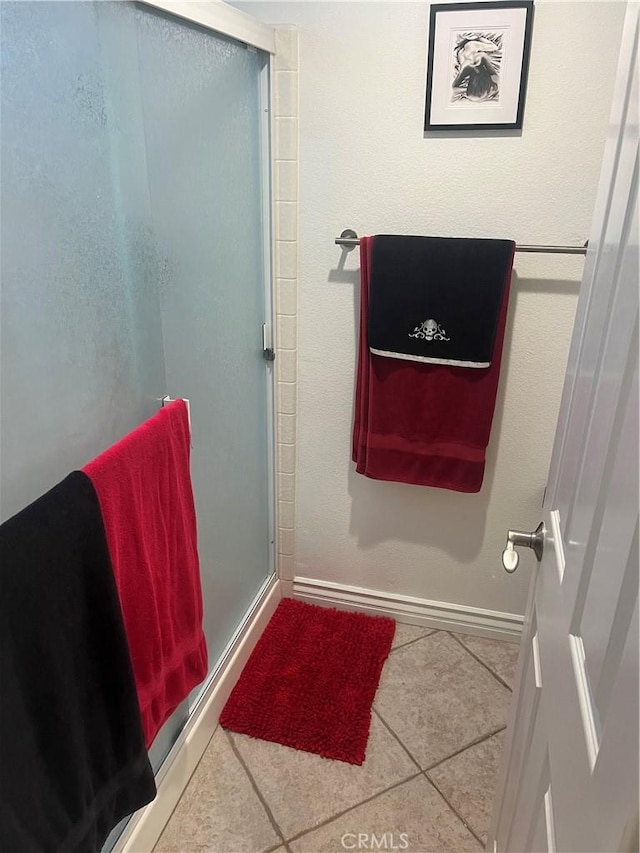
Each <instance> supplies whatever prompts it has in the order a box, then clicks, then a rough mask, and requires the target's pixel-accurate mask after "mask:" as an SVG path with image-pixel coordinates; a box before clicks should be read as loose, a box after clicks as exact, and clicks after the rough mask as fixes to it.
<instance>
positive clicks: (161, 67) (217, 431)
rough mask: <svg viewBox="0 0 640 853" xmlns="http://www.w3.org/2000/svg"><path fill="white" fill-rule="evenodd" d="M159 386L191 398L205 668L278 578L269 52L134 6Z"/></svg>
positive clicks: (217, 657)
mask: <svg viewBox="0 0 640 853" xmlns="http://www.w3.org/2000/svg"><path fill="white" fill-rule="evenodd" d="M135 15H136V29H137V37H138V51H139V75H140V89H141V102H142V110H143V120H144V127H145V135H146V158H147V173H148V180H149V192H150V197H151V209H152V212H153V225H154V233H155V239H156V254H157V257H158V259H159V263H160V268H161V270H162V274H161V280H160V286H159V290H160V312H161V317H162V327H163V340H164V356H165V373H166V378H167V392H168V393H169V394H170V395H171V396H173V397H188V398H189V400H190V401H191V420H192V429H193V450H192V477H193V485H194V491H195V498H196V509H197V513H198V539H199V550H200V564H201V571H202V582H203V592H204V603H205V632H206V635H207V640H208V643H209V656H210V660H211V663H212V665H215V662H216V661H217V660H218V659H219V657H220V655H221V653H222V652H223V650H224V648H225V646H226V644H227V643H228V641H229V639H230V638H231V636H232V635H233V633H234V631H235V630H236V628H237V627H238V625H239V624H240V622H241V620H242V617H243V616H244V615H245V613H246V612H247V609H248V608H249V606H250V604H251V602H252V601H253V599H254V598H255V596H256V594H257V592H258V591H259V589H260V587H261V585H262V583H263V582H264V580H265V578H266V577H267V576H268V575H269V573H270V572H272V571H273V559H272V556H271V553H272V542H271V540H272V538H273V537H272V533H271V524H270V514H271V507H272V503H273V502H272V500H271V488H270V477H269V457H270V454H269V442H268V423H269V417H270V415H269V400H268V395H267V387H268V379H269V374H270V370H271V369H270V368H269V367H267V366H266V363H265V361H264V360H263V357H262V325H263V323H265V322H266V323H268V322H269V317H268V307H269V305H268V302H269V300H268V299H267V298H266V293H267V292H268V288H267V287H266V284H267V281H268V270H269V264H268V259H267V258H266V257H265V252H266V250H265V246H266V245H268V240H267V239H266V236H268V234H267V235H265V228H268V222H266V223H265V222H264V221H263V216H262V211H263V209H264V207H263V201H264V199H263V192H264V190H263V188H264V186H265V183H266V181H265V177H267V176H265V175H264V174H263V163H266V162H268V159H267V157H265V146H266V144H268V139H265V137H264V132H263V126H266V122H265V120H264V115H265V114H264V112H263V109H264V106H266V104H265V105H264V106H263V104H262V102H261V92H262V91H263V90H264V91H266V85H265V84H266V77H265V75H266V74H267V73H268V65H267V62H266V55H264V54H262V53H260V52H258V51H256V50H254V49H249V48H247V46H246V45H244V44H240V43H238V42H235V41H233V40H231V39H227V38H224V37H222V36H219V35H217V34H215V33H213V32H211V31H208V30H205V29H201V28H199V27H198V26H195V25H192V24H189V23H187V22H185V21H182V20H179V19H176V18H172V17H170V16H168V15H165V14H164V13H162V12H158V11H156V10H154V9H151V8H150V7H146V6H142V5H139V6H136V7H135Z"/></svg>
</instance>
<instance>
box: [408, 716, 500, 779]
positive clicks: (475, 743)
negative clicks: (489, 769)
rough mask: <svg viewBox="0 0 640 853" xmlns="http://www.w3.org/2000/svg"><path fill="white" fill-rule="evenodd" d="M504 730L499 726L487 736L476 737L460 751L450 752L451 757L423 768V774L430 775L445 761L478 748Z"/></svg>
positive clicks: (448, 756)
mask: <svg viewBox="0 0 640 853" xmlns="http://www.w3.org/2000/svg"><path fill="white" fill-rule="evenodd" d="M506 728H507V727H506V726H500V728H497V729H496V730H495V731H492V732H489V734H486V735H481V736H480V737H477V738H476V739H475V740H472V741H471V742H470V743H467V744H465V745H464V746H462V747H460V749H457V750H456V751H455V752H452V753H451V755H447V757H446V758H441V759H439V760H438V761H435V762H434V763H433V764H430V765H429V766H428V767H425V768H424V772H425V773H430V772H431V771H432V770H435V768H436V767H439V766H440V765H441V764H444V763H445V761H449V760H450V759H452V758H455V757H456V756H457V755H461V754H462V753H463V752H466V751H467V750H468V749H471V747H472V746H478V744H479V743H484V742H485V740H489V738H492V737H493V736H494V735H497V734H500V732H503V731H504V730H505V729H506Z"/></svg>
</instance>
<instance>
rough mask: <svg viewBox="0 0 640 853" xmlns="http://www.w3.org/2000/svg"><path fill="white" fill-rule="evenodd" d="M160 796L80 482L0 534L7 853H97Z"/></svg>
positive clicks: (0, 775)
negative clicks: (112, 833) (127, 818)
mask: <svg viewBox="0 0 640 853" xmlns="http://www.w3.org/2000/svg"><path fill="white" fill-rule="evenodd" d="M155 793H156V788H155V783H154V779H153V773H152V770H151V766H150V764H149V759H148V756H147V752H146V750H145V747H144V740H143V737H142V727H141V723H140V712H139V709H138V703H137V699H136V691H135V686H134V681H133V673H132V669H131V661H130V658H129V651H128V648H127V644H126V640H125V634H124V626H123V622H122V614H121V611H120V604H119V601H118V596H117V592H116V586H115V580H114V577H113V572H112V570H111V563H110V559H109V552H108V550H107V543H106V538H105V533H104V527H103V524H102V517H101V515H100V506H99V504H98V499H97V497H96V493H95V491H94V488H93V485H92V484H91V481H90V480H89V478H88V477H87V476H86V475H85V474H83V473H81V472H79V471H76V472H74V473H73V474H70V475H69V476H68V477H67V478H66V479H65V480H63V482H62V483H60V484H59V485H57V486H56V487H55V488H53V489H51V491H49V492H47V494H45V495H43V496H42V497H41V498H39V499H38V500H37V501H35V503H33V504H31V505H30V506H28V507H27V508H26V509H24V510H22V512H20V513H18V514H17V515H15V516H14V517H13V518H10V519H9V520H8V521H6V522H5V523H4V524H3V525H1V526H0V850H2V851H6V853H71V851H78V853H80V851H82V853H85V851H86V853H95V851H98V850H100V848H101V847H102V844H103V842H104V840H105V838H106V837H107V835H108V834H109V832H110V830H111V829H112V828H113V827H114V826H115V825H116V823H118V821H119V820H120V819H121V818H122V817H124V816H125V815H127V814H130V813H131V812H133V811H135V810H136V809H138V808H140V807H141V806H143V805H145V804H146V803H148V802H149V801H150V800H152V799H153V797H154V796H155Z"/></svg>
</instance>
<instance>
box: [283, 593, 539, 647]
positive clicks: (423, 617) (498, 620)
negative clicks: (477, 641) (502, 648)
mask: <svg viewBox="0 0 640 853" xmlns="http://www.w3.org/2000/svg"><path fill="white" fill-rule="evenodd" d="M293 597H294V598H298V599H300V600H301V601H308V602H309V603H310V604H323V605H325V606H328V607H337V608H338V609H340V610H359V611H361V612H362V613H372V614H376V615H379V616H390V617H391V618H392V619H396V620H397V621H398V622H405V623H407V624H409V625H425V626H427V627H429V628H442V629H444V630H446V631H458V632H460V633H463V634H475V635H476V636H478V637H487V638H489V639H493V640H506V641H509V642H514V643H517V642H519V641H520V634H521V633H522V625H523V622H524V616H519V615H518V614H516V613H503V612H501V611H498V610H485V609H483V608H480V607H467V606H465V605H461V604H450V603H449V602H446V601H430V600H429V599H426V598H416V597H414V596H411V595H398V594H396V593H390V592H381V591H380V590H375V589H365V588H364V587H358V586H347V585H346V584H341V583H330V582H328V581H320V580H316V579H314V578H304V577H297V578H295V579H294V581H293Z"/></svg>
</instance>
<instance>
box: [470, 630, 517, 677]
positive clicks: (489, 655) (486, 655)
mask: <svg viewBox="0 0 640 853" xmlns="http://www.w3.org/2000/svg"><path fill="white" fill-rule="evenodd" d="M456 637H458V638H459V639H460V641H461V642H462V643H463V644H464V645H465V646H466V647H467V648H468V649H470V650H471V651H472V652H473V653H474V655H477V656H478V657H479V658H480V660H482V661H484V663H486V665H487V666H488V667H489V668H490V669H492V670H493V671H494V672H495V673H496V674H497V675H499V676H500V678H501V679H502V680H503V681H506V683H507V684H508V685H509V687H513V676H514V675H515V671H516V664H517V663H518V652H519V650H520V646H519V644H518V643H505V642H504V641H502V640H487V639H485V638H484V637H472V636H471V635H469V634H456Z"/></svg>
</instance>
